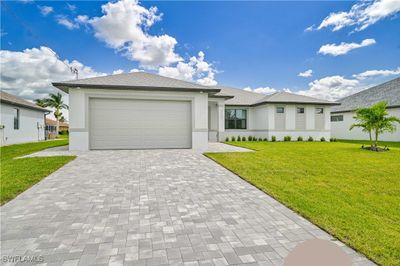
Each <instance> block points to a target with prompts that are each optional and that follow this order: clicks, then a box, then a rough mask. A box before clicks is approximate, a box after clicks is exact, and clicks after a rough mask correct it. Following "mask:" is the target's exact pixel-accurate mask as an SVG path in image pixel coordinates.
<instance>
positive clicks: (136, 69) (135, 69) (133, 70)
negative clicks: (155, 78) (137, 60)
mask: <svg viewBox="0 0 400 266" xmlns="http://www.w3.org/2000/svg"><path fill="white" fill-rule="evenodd" d="M135 72H143V70H141V69H138V68H132V69H131V70H129V73H135Z"/></svg>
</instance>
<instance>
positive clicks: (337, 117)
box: [331, 115, 343, 122]
mask: <svg viewBox="0 0 400 266" xmlns="http://www.w3.org/2000/svg"><path fill="white" fill-rule="evenodd" d="M339 121H343V115H332V116H331V122H339Z"/></svg>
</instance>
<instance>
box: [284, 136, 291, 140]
mask: <svg viewBox="0 0 400 266" xmlns="http://www.w3.org/2000/svg"><path fill="white" fill-rule="evenodd" d="M291 140H292V137H291V136H284V137H283V141H291Z"/></svg>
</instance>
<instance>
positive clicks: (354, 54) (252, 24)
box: [1, 0, 400, 100]
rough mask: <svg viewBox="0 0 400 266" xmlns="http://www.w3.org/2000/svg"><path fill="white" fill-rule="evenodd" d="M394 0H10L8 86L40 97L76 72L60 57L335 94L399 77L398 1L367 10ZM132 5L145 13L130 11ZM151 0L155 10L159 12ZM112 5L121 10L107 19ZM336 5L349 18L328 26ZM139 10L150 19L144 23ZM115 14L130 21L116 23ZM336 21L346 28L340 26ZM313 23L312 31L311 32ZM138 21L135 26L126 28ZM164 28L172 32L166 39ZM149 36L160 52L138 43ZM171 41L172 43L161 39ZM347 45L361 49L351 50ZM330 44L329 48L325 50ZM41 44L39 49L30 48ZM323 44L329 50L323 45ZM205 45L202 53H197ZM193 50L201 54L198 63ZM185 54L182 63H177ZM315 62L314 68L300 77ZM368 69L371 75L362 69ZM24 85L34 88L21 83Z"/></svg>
mask: <svg viewBox="0 0 400 266" xmlns="http://www.w3.org/2000/svg"><path fill="white" fill-rule="evenodd" d="M388 1H389V2H390V1H392V0H380V1H371V2H368V3H367V4H363V5H362V4H360V3H361V2H348V1H334V2H328V1H323V2H313V1H308V2H302V1H296V2H287V1H282V2H272V1H267V2H244V1H243V2H242V1H240V2H224V1H220V2H211V1H205V2H197V1H196V2H195V1H192V2H183V1H179V2H169V1H161V2H153V1H146V2H139V3H137V2H135V1H130V0H125V1H124V8H121V6H119V7H118V6H117V5H116V2H115V1H114V2H111V4H109V5H110V6H109V10H108V12H109V13H107V11H106V12H105V11H104V10H102V5H105V4H107V3H108V2H100V1H90V2H89V1H82V2H80V1H69V2H64V1H58V2H54V1H50V2H46V1H40V2H34V1H31V2H27V3H26V2H17V1H14V2H11V1H9V2H6V4H5V6H4V5H3V6H2V10H1V15H2V17H1V20H2V25H1V32H2V37H1V48H2V56H1V58H2V63H1V64H2V69H3V70H2V88H3V89H6V90H8V91H10V92H12V93H14V94H18V95H20V96H22V97H25V98H28V99H32V98H36V97H41V96H43V95H44V94H45V93H47V92H49V91H51V90H53V89H52V88H51V86H50V85H46V82H47V83H50V82H51V81H54V80H53V79H56V80H57V79H72V78H73V76H71V73H69V71H68V68H67V67H66V66H64V67H63V66H62V64H61V65H60V62H61V61H65V60H67V61H65V62H66V63H67V64H72V65H74V66H76V64H78V63H79V67H78V68H79V70H80V73H81V76H82V77H86V76H94V75H102V74H111V73H112V72H113V71H115V70H123V71H124V72H129V71H131V70H132V69H136V70H144V71H149V72H153V73H162V74H164V75H168V76H172V77H177V78H184V79H186V80H192V81H194V82H199V83H201V84H206V85H214V84H215V83H218V85H231V86H235V87H238V88H246V87H248V88H247V90H250V89H253V90H256V91H258V92H264V93H270V92H274V91H277V90H283V89H286V90H290V91H292V92H298V93H301V94H306V95H310V96H315V97H319V98H326V99H331V100H336V99H337V98H340V97H343V96H346V95H348V94H351V93H354V92H356V91H359V90H361V89H365V88H366V87H368V86H371V85H374V84H377V83H380V82H383V81H385V80H388V79H392V78H394V77H398V76H399V74H400V69H399V67H400V63H399V62H400V18H399V10H400V7H398V6H399V5H398V4H396V3H395V4H390V3H389V4H387V3H386V6H384V7H389V8H391V9H392V10H391V13H390V12H389V14H387V12H386V11H385V10H387V8H382V10H383V11H382V14H378V17H377V16H376V14H375V17H373V18H372V19H371V15H370V13H368V8H369V7H370V6H371V5H374V4H375V5H379V4H380V5H385V2H388ZM357 5H362V6H361V7H358V6H357ZM131 7H133V8H134V9H132V10H136V9H139V10H140V11H138V12H137V13H133V16H132V13H130V15H129V14H128V13H129V12H132V10H131V11H129V10H130V8H131ZM151 7H157V11H156V12H153V13H152V12H151V11H150V10H151ZM378 7H379V6H378ZM125 8H126V9H125ZM352 8H353V9H352ZM351 10H354V12H358V13H357V14H361V17H363V18H364V20H363V21H358V20H360V18H359V17H360V15H359V16H353V17H352V13H351V12H350V11H351ZM375 10H376V8H375ZM111 11H113V12H116V13H117V14H114V17H113V18H105V16H107V15H110V14H111ZM378 11H379V10H378ZM135 12H136V11H135ZM338 12H347V13H346V14H347V15H346V18H344V19H342V18H335V17H334V16H333V17H332V20H330V22H329V20H327V26H323V27H321V25H322V23H323V21H324V19H327V18H329V16H330V14H337V13H338ZM385 12H386V13H385ZM127 14H128V15H127ZM135 14H137V15H138V16H139V15H142V16H145V17H146V19H147V20H146V19H143V18H142V19H141V20H140V22H138V23H136V22H134V21H136V20H135V19H136V18H135V17H134V15H135ZM160 14H162V16H160ZM78 16H80V18H81V19H80V20H79V17H78ZM83 16H84V17H83ZM368 16H369V17H368ZM96 18H97V19H98V18H100V20H101V21H100V22H98V20H96ZM117 19H121V23H122V26H121V25H119V26H120V27H118V25H109V24H110V23H111V24H113V23H114V22H115V20H117ZM152 19H153V20H152ZM96 21H97V22H96ZM149 21H150V22H149ZM365 21H367V22H365ZM107 23H109V24H107ZM146 23H150V24H149V25H146ZM312 25H314V26H312ZM337 25H344V26H343V27H342V28H340V29H338V30H335V29H334V27H335V26H337ZM310 26H312V29H311V30H306V29H307V28H308V27H310ZM363 26H364V27H365V28H362V27H363ZM318 27H320V29H318ZM360 28H362V29H360ZM131 29H132V33H127V32H128V31H130V30H131ZM162 35H165V36H168V38H166V39H165V40H161V39H158V37H159V36H162ZM121 36H122V37H121ZM171 38H172V39H174V40H175V44H174V43H173V42H172V44H171V40H172V39H171ZM363 41H364V42H363ZM141 42H144V43H145V44H146V45H149V46H146V47H150V48H149V50H150V49H151V51H152V52H149V51H147V50H145V49H144V48H143V47H141V48H137V47H135V44H137V43H139V44H141V45H142V43H141ZM163 42H165V43H167V48H159V47H158V46H159V45H161V46H162V45H164V44H163ZM341 43H344V44H343V45H341ZM349 44H350V46H351V47H354V46H356V48H352V49H350V50H346V49H345V47H346V45H349ZM324 45H331V46H330V47H325V48H326V49H322V48H321V47H322V46H324ZM332 45H333V46H334V47H332ZM340 45H341V47H338V46H340ZM41 46H43V47H47V48H49V49H51V50H52V51H53V52H54V53H55V54H57V56H58V58H59V59H60V60H61V61H60V62H57V61H56V59H54V61H52V60H51V59H49V58H51V56H49V54H48V53H47V52H46V51H44V50H41V49H40V47H41ZM342 46H343V47H342ZM171 47H172V50H171ZM35 48H36V49H38V50H31V49H35ZM26 49H28V51H27V50H26ZM157 49H159V50H157ZM320 49H322V50H321V51H325V52H320V53H319V51H320ZM343 49H344V50H343ZM128 50H129V51H130V52H128ZM143 50H145V51H143ZM132 51H133V52H132ZM200 51H202V52H203V53H204V57H203V56H200V55H198V53H199V52H200ZM5 52H7V53H5ZM160 54H162V55H160ZM149 56H150V57H160V58H161V57H162V58H163V59H154V58H150V59H148V57H149ZM178 57H179V58H178ZM191 57H195V59H194V61H193V60H192V63H190V62H191V60H190V58H191ZM4 58H7V60H5V59H4ZM23 58H24V60H23ZM144 58H146V59H144ZM73 60H76V61H78V63H76V62H75V63H72V61H73ZM146 60H147V61H146ZM149 60H150V61H149ZM24 61H29V63H27V64H24V63H23V62H24ZM178 62H181V63H182V65H181V67H182V69H179V70H177V69H178V68H177V64H178ZM35 64H38V65H39V66H36V65H35ZM84 67H90V69H88V68H86V69H84ZM81 68H82V70H81ZM54 69H57V70H56V71H55V70H54ZM160 69H161V70H160ZM15 70H19V71H15ZM307 70H312V74H311V75H310V73H308V75H307V74H304V75H303V77H302V76H299V73H301V72H305V71H307ZM46 71H47V72H46ZM54 71H55V72H56V73H54ZM193 71H194V72H193ZM366 71H370V72H366ZM11 72H12V73H11ZM14 72H17V73H14ZM25 72H29V73H31V74H29V73H25ZM36 72H37V73H36ZM64 72H65V73H64ZM119 72H120V71H119ZM189 72H190V73H189ZM309 72H310V71H309ZM363 72H366V74H364V75H361V76H359V77H356V75H357V74H360V73H363ZM32 73H36V74H35V75H33V74H32ZM193 73H194V74H193ZM32 76H33V77H32ZM304 76H305V77H304ZM205 78H207V79H205ZM21 84H26V86H24V88H21ZM257 88H258V90H257Z"/></svg>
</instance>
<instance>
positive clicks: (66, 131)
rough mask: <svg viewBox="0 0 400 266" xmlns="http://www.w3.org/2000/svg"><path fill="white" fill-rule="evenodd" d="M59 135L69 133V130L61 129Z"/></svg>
mask: <svg viewBox="0 0 400 266" xmlns="http://www.w3.org/2000/svg"><path fill="white" fill-rule="evenodd" d="M58 134H59V135H69V132H68V130H61V131H60V132H59V133H58Z"/></svg>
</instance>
